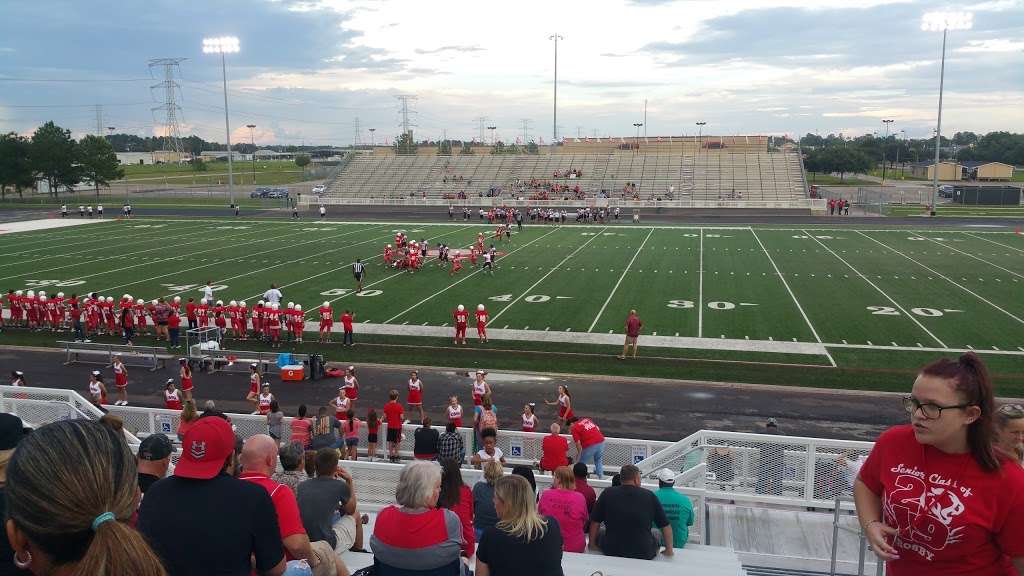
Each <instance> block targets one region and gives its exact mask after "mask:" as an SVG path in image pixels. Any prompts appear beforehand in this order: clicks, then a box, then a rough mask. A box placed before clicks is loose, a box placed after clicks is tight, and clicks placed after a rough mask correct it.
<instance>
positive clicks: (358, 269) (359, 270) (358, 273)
mask: <svg viewBox="0 0 1024 576" xmlns="http://www.w3.org/2000/svg"><path fill="white" fill-rule="evenodd" d="M364 274H366V266H363V263H362V262H361V261H360V260H359V258H356V261H355V263H354V264H352V276H354V277H355V279H356V293H357V294H358V293H360V292H362V291H363V275H364Z"/></svg>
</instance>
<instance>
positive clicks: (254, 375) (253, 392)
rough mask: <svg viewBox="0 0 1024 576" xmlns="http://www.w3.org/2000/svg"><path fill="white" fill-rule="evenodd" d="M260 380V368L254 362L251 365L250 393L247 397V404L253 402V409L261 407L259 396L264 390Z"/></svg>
mask: <svg viewBox="0 0 1024 576" xmlns="http://www.w3.org/2000/svg"><path fill="white" fill-rule="evenodd" d="M262 384H263V382H262V379H261V378H260V366H259V364H257V363H255V362H253V363H252V364H249V393H248V394H246V395H245V400H246V402H251V403H252V405H253V407H258V406H259V394H260V390H261V389H262V388H263V386H262Z"/></svg>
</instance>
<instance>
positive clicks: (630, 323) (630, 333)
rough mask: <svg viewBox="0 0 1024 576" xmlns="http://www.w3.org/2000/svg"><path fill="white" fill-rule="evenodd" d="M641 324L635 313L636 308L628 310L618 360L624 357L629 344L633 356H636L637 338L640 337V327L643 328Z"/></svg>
mask: <svg viewBox="0 0 1024 576" xmlns="http://www.w3.org/2000/svg"><path fill="white" fill-rule="evenodd" d="M643 325H644V323H643V322H642V321H641V320H640V317H639V316H637V315H636V310H630V311H629V316H628V317H627V318H626V343H625V344H623V345H622V355H621V356H619V360H624V359H625V358H626V355H627V354H628V353H629V346H630V345H632V346H633V358H636V351H637V350H638V349H639V348H640V345H639V344H638V343H637V339H638V338H640V329H641V328H643Z"/></svg>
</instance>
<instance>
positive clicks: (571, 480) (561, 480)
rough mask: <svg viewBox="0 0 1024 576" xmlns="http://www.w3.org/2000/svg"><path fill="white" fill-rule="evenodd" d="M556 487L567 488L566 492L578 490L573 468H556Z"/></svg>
mask: <svg viewBox="0 0 1024 576" xmlns="http://www.w3.org/2000/svg"><path fill="white" fill-rule="evenodd" d="M554 476H555V486H557V487H558V488H565V489H566V490H575V489H576V475H575V474H573V473H572V468H569V467H568V466H559V467H558V468H555V471H554Z"/></svg>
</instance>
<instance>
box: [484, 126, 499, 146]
mask: <svg viewBox="0 0 1024 576" xmlns="http://www.w3.org/2000/svg"><path fill="white" fill-rule="evenodd" d="M487 129H488V130H490V131H491V146H494V145H495V144H496V143H497V142H496V140H495V137H494V131H495V130H497V129H498V127H497V126H488V127H487Z"/></svg>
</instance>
